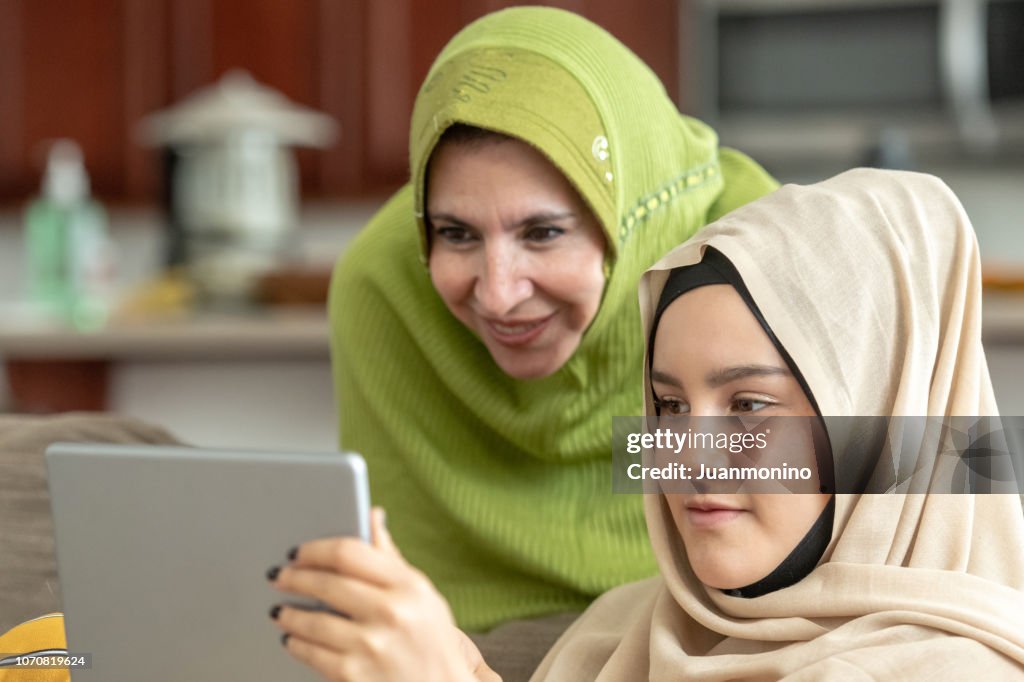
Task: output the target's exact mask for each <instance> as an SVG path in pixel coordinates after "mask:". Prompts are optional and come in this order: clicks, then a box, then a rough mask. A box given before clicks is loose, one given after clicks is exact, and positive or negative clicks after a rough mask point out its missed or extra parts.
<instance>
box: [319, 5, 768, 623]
mask: <svg viewBox="0 0 1024 682" xmlns="http://www.w3.org/2000/svg"><path fill="white" fill-rule="evenodd" d="M455 122H460V123H466V124H469V125H475V126H479V127H483V128H487V129H491V130H496V131H498V132H502V133H505V134H508V135H512V136H514V137H517V138H519V139H522V140H524V141H526V142H528V143H530V144H532V145H533V146H535V147H536V148H537V149H539V150H540V151H542V152H543V153H544V154H545V155H546V156H547V157H548V158H549V159H550V160H551V161H552V163H554V164H555V166H556V167H558V168H559V169H560V170H561V171H562V172H563V173H564V174H565V175H566V177H568V178H569V179H570V181H571V182H572V183H573V184H574V186H575V187H576V188H577V190H578V191H579V192H580V194H581V196H583V198H584V199H585V200H586V201H587V202H588V204H589V205H590V207H591V209H592V210H593V211H594V213H595V215H596V216H597V217H598V219H599V220H600V222H601V224H602V226H603V227H604V229H605V232H606V236H607V239H608V245H609V248H608V251H607V256H606V274H607V283H606V286H605V292H604V297H603V299H602V304H601V308H600V310H599V311H598V314H597V316H596V317H595V319H594V321H593V323H592V324H591V326H590V328H589V329H588V330H587V332H586V334H585V335H584V337H583V340H582V342H581V344H580V346H579V348H578V349H577V351H576V353H575V354H574V355H573V357H572V358H570V360H569V361H568V363H566V365H565V366H564V367H563V368H562V369H561V370H559V371H558V372H556V373H555V374H553V375H551V376H549V377H547V378H544V379H539V380H534V381H521V380H516V379H513V378H511V377H509V376H507V375H505V374H504V373H503V372H502V371H501V370H500V369H499V368H498V367H497V365H495V363H494V361H493V360H492V359H491V357H490V355H489V353H488V352H487V349H486V348H485V347H484V345H483V344H482V343H481V342H480V341H479V339H477V338H476V337H475V336H474V335H473V334H472V333H471V332H470V331H469V330H468V329H467V328H466V327H464V326H463V325H462V324H461V323H460V322H458V321H457V320H456V319H455V318H454V317H453V316H452V315H451V313H450V312H449V311H448V310H447V308H446V307H445V305H444V303H443V302H442V301H441V299H440V298H439V297H438V295H437V293H436V292H435V291H434V288H433V285H432V284H431V282H430V278H429V273H428V271H427V269H426V268H425V267H424V265H423V263H424V261H425V256H426V253H425V251H424V249H425V243H424V239H423V235H424V234H425V231H424V230H425V228H424V225H423V221H422V215H423V204H424V197H423V186H424V174H425V171H426V166H427V162H428V160H429V157H430V153H431V152H432V151H433V148H434V145H435V144H436V143H437V140H438V138H439V137H440V135H441V134H442V133H443V132H444V130H445V129H446V128H447V127H448V126H450V125H451V124H453V123H455ZM410 162H411V173H412V181H411V182H410V184H409V185H407V186H406V187H405V188H403V189H402V190H400V191H399V192H398V193H397V194H396V195H395V196H394V197H392V199H391V200H390V201H389V202H388V203H387V204H386V205H385V206H384V207H383V208H382V209H381V210H380V212H379V213H378V214H377V215H376V216H375V217H374V218H373V220H372V221H371V222H370V224H369V225H368V226H367V227H366V228H365V229H364V230H363V232H362V233H361V234H360V235H359V237H358V238H357V239H356V240H355V242H354V243H353V244H352V246H350V247H349V248H348V249H347V251H346V253H345V254H344V256H343V257H342V259H341V260H340V261H339V264H338V267H337V269H336V270H335V275H334V279H333V281H332V286H331V298H330V302H329V308H330V315H331V328H332V356H333V364H334V378H335V386H336V393H337V399H338V404H339V410H340V432H341V445H342V447H343V448H345V449H349V450H355V451H358V452H361V453H362V454H363V455H364V456H365V457H366V459H367V462H368V465H369V469H370V482H371V490H372V496H373V499H374V502H375V504H381V505H383V506H384V507H386V508H387V510H388V523H389V526H390V529H391V531H392V534H393V535H394V536H395V539H396V541H397V542H398V544H399V547H401V549H402V551H403V552H404V554H405V555H406V557H407V558H408V559H409V560H410V561H411V562H412V563H414V564H415V565H417V566H419V567H420V568H421V569H422V570H423V571H424V572H426V573H427V575H428V576H430V578H431V579H432V580H433V581H434V582H435V584H437V586H438V587H439V588H440V589H441V591H442V592H443V593H444V594H445V596H446V597H447V598H448V599H449V601H450V603H451V605H452V609H453V611H454V612H455V615H456V618H457V620H458V621H459V623H460V625H461V626H462V627H463V628H466V629H470V630H475V629H485V628H489V627H491V626H493V625H495V624H497V623H499V622H501V621H504V620H508V619H511V618H523V617H530V616H537V615H541V614H545V613H551V612H554V611H560V610H571V609H582V608H583V607H585V606H586V605H587V604H588V603H589V601H590V600H591V599H593V597H595V596H597V595H598V594H600V593H601V592H603V591H605V590H607V589H609V588H611V587H613V586H615V585H618V584H621V583H624V582H628V581H631V580H636V579H639V578H643V577H646V576H648V575H651V574H653V573H654V572H655V571H656V566H655V563H654V561H653V559H652V557H651V552H650V549H649V547H648V543H647V534H646V528H645V525H644V519H643V510H642V505H641V499H640V498H639V496H628V495H613V494H612V493H611V449H610V448H611V446H610V437H611V418H612V416H614V415H630V414H640V413H641V409H642V405H643V396H642V389H641V387H642V378H643V371H642V359H643V334H642V330H641V328H640V317H639V310H638V305H637V294H636V291H637V282H638V280H639V277H640V275H641V274H642V273H643V272H644V271H645V270H646V269H647V268H648V267H650V266H651V265H652V264H653V263H654V262H655V261H656V260H657V259H658V258H659V257H660V256H661V255H662V254H664V253H665V252H667V251H668V250H669V249H670V248H672V247H674V246H676V245H678V244H679V243H681V242H682V241H684V240H685V239H686V238H687V237H689V236H690V235H691V234H692V233H693V232H694V231H696V230H697V229H698V228H699V227H700V226H702V225H704V224H705V223H706V222H708V221H709V219H712V218H714V217H717V216H719V215H721V214H723V213H725V212H726V211H728V210H730V209H731V208H733V207H735V206H738V205H740V204H742V203H745V202H747V201H749V200H751V199H754V198H756V197H757V196H760V195H762V194H765V193H767V192H769V191H772V190H773V189H774V188H775V187H776V184H775V182H774V181H773V180H772V179H771V178H770V177H769V176H768V175H767V174H766V173H765V172H764V171H763V170H762V169H761V168H760V167H759V166H758V165H757V164H755V163H754V162H753V161H751V160H749V159H748V158H746V157H745V156H743V155H742V154H739V153H738V152H734V151H732V150H726V149H720V148H719V147H718V142H717V136H716V135H715V133H714V131H712V130H711V129H710V128H708V127H707V126H706V125H704V124H703V123H701V122H699V121H696V120H694V119H691V118H687V117H684V116H681V115H680V114H679V112H678V111H677V110H676V108H675V106H674V105H673V104H672V102H671V100H669V98H668V97H667V95H666V94H665V91H664V88H663V87H662V85H661V83H660V82H659V81H658V79H657V78H656V77H655V76H654V74H653V73H652V72H651V71H650V70H649V69H648V68H647V66H646V65H644V64H643V63H642V62H641V61H640V60H639V59H638V58H637V57H636V56H635V55H634V54H633V53H632V52H630V51H629V50H628V49H627V48H625V47H624V46H623V45H622V44H620V43H619V42H618V41H617V40H615V39H614V38H613V37H612V36H611V35H609V34H608V33H606V32H605V31H603V30H602V29H600V28H599V27H597V26H595V25H594V24H591V23H589V22H588V21H586V20H584V19H582V18H580V17H578V16H576V15H574V14H571V13H568V12H564V11H561V10H555V9H547V8H516V9H509V10H505V11H502V12H498V13H495V14H491V15H489V16H486V17H484V18H482V19H480V20H478V21H476V22H474V23H473V24H471V25H469V26H468V27H466V28H465V29H463V30H462V31H461V32H460V33H459V34H458V35H457V36H455V38H453V39H452V41H451V42H450V43H449V44H448V45H447V46H446V47H445V49H444V50H443V51H442V53H441V55H440V56H439V57H438V59H437V61H436V62H435V64H434V66H433V67H432V68H431V70H430V72H429V74H428V76H427V79H426V81H425V83H424V85H423V87H422V89H421V90H420V93H419V95H418V97H417V100H416V105H415V110H414V113H413V120H412V128H411V134H410Z"/></svg>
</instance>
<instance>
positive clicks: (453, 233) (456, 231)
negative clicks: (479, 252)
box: [435, 227, 473, 244]
mask: <svg viewBox="0 0 1024 682" xmlns="http://www.w3.org/2000/svg"><path fill="white" fill-rule="evenodd" d="M435 233H436V234H437V236H438V237H440V238H441V239H443V240H444V241H446V242H448V243H449V244H468V243H469V242H471V241H473V234H472V233H471V232H470V231H469V230H467V229H466V228H464V227H439V228H437V229H436V230H435Z"/></svg>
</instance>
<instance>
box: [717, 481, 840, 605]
mask: <svg viewBox="0 0 1024 682" xmlns="http://www.w3.org/2000/svg"><path fill="white" fill-rule="evenodd" d="M835 512H836V497H835V495H833V496H832V497H831V498H830V499H829V501H828V504H827V505H825V508H824V509H823V510H821V514H820V515H819V516H818V520H817V521H815V522H814V525H813V526H811V529H810V530H809V531H807V535H805V536H804V537H803V540H801V541H800V542H799V543H797V546H796V547H794V548H793V551H792V552H790V553H789V556H787V557H786V558H785V559H783V560H782V563H781V564H779V565H778V566H777V567H776V568H775V570H774V571H772V572H771V573H769V574H768V575H766V576H765V577H763V578H761V579H760V580H758V581H757V582H754V583H751V584H750V585H747V586H746V587H737V588H736V589H732V590H722V592H724V593H726V594H727V595H729V596H730V597H745V598H747V599H751V598H753V597H760V596H761V595H763V594H768V593H769V592H774V591H776V590H781V589H782V588H784V587H789V586H790V585H795V584H796V583H798V582H800V581H801V580H803V579H804V578H806V577H807V576H808V575H809V574H810V572H811V571H813V570H814V568H815V566H817V565H818V560H819V559H821V555H822V554H824V553H825V549H826V548H827V547H828V543H829V542H830V541H831V540H832V521H833V520H834V518H835Z"/></svg>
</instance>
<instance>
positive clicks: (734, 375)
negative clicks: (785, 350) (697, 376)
mask: <svg viewBox="0 0 1024 682" xmlns="http://www.w3.org/2000/svg"><path fill="white" fill-rule="evenodd" d="M766 376H789V370H788V369H786V368H784V367H774V366H772V365H739V366H736V367H728V368H725V369H719V370H716V371H714V372H711V373H710V374H708V375H707V376H706V377H704V381H705V382H707V385H708V386H710V387H712V388H718V387H719V386H724V385H725V384H728V383H730V382H733V381H736V380H738V379H749V378H750V377H766Z"/></svg>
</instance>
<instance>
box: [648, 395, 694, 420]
mask: <svg viewBox="0 0 1024 682" xmlns="http://www.w3.org/2000/svg"><path fill="white" fill-rule="evenodd" d="M654 404H655V406H657V408H658V412H659V414H661V415H662V416H678V415H682V414H686V413H687V412H689V411H690V406H689V405H687V404H686V403H684V402H683V401H682V400H676V399H675V398H655V400H654Z"/></svg>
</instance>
